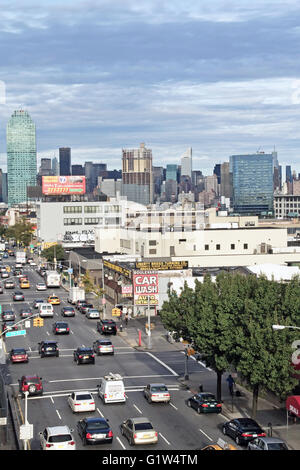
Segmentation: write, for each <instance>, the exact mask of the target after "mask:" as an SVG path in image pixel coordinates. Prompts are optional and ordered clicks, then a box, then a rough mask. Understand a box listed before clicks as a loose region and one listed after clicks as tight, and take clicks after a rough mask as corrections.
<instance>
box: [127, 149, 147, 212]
mask: <svg viewBox="0 0 300 470" xmlns="http://www.w3.org/2000/svg"><path fill="white" fill-rule="evenodd" d="M122 182H123V184H122V195H123V196H126V197H127V199H128V200H129V201H135V202H139V203H140V204H144V205H148V204H152V202H153V173H152V150H150V149H147V148H146V147H145V144H143V143H142V144H140V148H138V149H130V150H128V149H123V150H122Z"/></svg>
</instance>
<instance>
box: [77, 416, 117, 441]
mask: <svg viewBox="0 0 300 470" xmlns="http://www.w3.org/2000/svg"><path fill="white" fill-rule="evenodd" d="M77 430H78V434H79V436H80V437H81V439H82V443H83V445H84V446H85V445H87V444H100V443H112V441H113V432H112V430H111V429H110V425H109V424H108V420H106V419H105V418H85V419H81V420H80V421H78V423H77Z"/></svg>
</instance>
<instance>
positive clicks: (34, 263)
mask: <svg viewBox="0 0 300 470" xmlns="http://www.w3.org/2000/svg"><path fill="white" fill-rule="evenodd" d="M29 264H30V266H36V265H37V264H36V262H35V261H30V263H29Z"/></svg>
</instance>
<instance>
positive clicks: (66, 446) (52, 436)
mask: <svg viewBox="0 0 300 470" xmlns="http://www.w3.org/2000/svg"><path fill="white" fill-rule="evenodd" d="M72 433H73V429H70V428H69V426H54V427H48V428H45V429H44V431H43V432H40V433H39V438H40V446H41V449H42V450H76V443H75V440H74V437H73V435H72Z"/></svg>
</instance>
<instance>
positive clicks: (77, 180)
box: [42, 176, 85, 196]
mask: <svg viewBox="0 0 300 470" xmlns="http://www.w3.org/2000/svg"><path fill="white" fill-rule="evenodd" d="M42 192H43V194H47V195H53V196H54V195H58V194H84V193H85V176H42Z"/></svg>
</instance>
